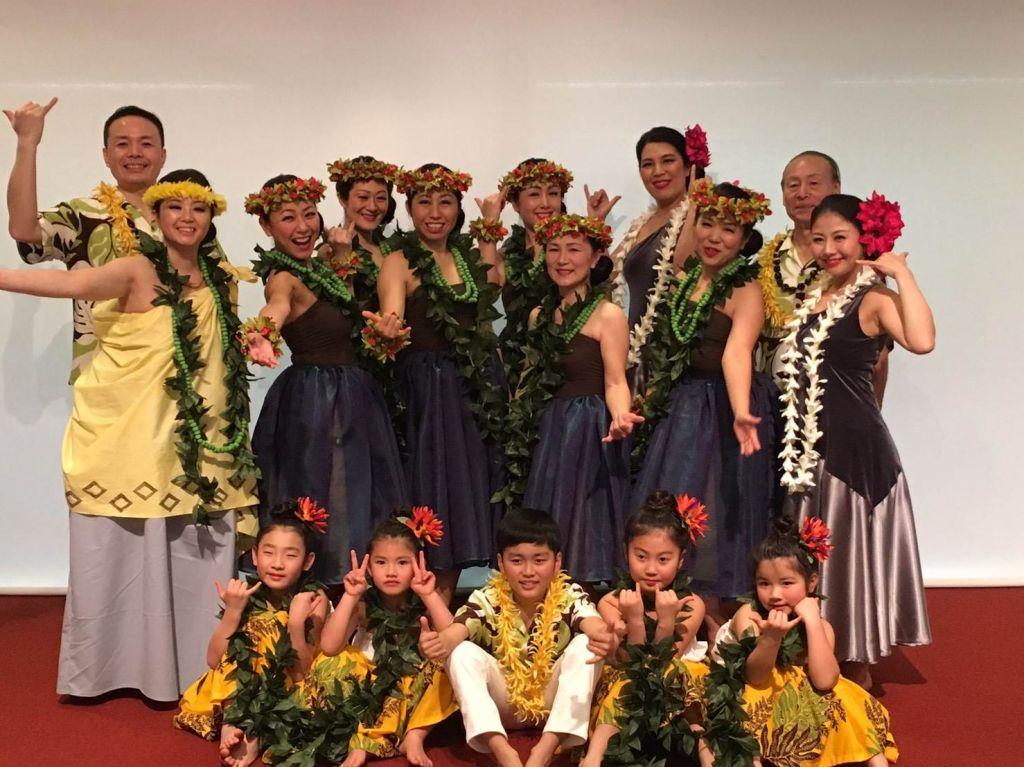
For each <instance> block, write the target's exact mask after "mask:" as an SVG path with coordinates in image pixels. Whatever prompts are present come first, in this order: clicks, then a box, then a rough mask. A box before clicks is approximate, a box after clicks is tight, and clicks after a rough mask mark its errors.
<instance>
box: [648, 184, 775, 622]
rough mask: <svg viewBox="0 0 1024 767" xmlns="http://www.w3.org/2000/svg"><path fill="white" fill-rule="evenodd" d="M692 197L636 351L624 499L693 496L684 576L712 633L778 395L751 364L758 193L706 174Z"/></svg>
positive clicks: (762, 484)
mask: <svg viewBox="0 0 1024 767" xmlns="http://www.w3.org/2000/svg"><path fill="white" fill-rule="evenodd" d="M692 202H693V205H694V208H695V209H696V212H697V221H696V232H695V240H696V245H697V256H698V260H697V262H696V263H694V264H693V265H692V266H690V267H688V268H687V269H686V270H685V271H683V272H681V273H680V274H679V276H678V278H677V279H674V280H673V281H672V284H671V286H670V289H669V291H668V295H667V296H666V300H665V302H664V305H663V307H662V309H661V310H660V311H659V313H658V318H657V321H656V323H655V325H654V332H653V333H652V335H651V339H650V341H649V342H648V344H647V346H646V347H645V349H644V362H645V364H646V365H647V369H648V371H649V372H650V380H649V388H648V396H647V398H646V400H645V401H644V407H643V414H644V416H645V417H646V418H647V422H646V423H645V424H644V425H643V426H642V428H641V429H640V430H639V432H640V433H639V434H638V435H637V445H636V450H635V451H634V456H635V457H637V458H639V459H640V460H641V468H640V472H639V475H638V476H637V479H636V484H635V486H634V488H633V495H632V501H631V504H630V507H631V509H634V510H635V509H639V508H640V507H641V506H642V505H643V504H644V502H645V501H646V500H647V498H648V496H649V495H650V494H651V493H653V492H655V491H657V490H664V491H667V492H669V493H672V494H673V495H680V494H686V495H690V496H694V497H696V498H701V499H703V500H704V502H705V504H706V506H707V511H708V519H709V529H708V532H707V536H706V538H705V541H704V543H703V544H702V546H701V548H700V551H697V552H695V553H694V555H693V557H692V558H691V567H690V574H691V575H692V576H693V580H694V585H693V588H694V591H696V592H697V593H699V594H700V595H701V596H703V597H704V599H705V603H706V605H707V613H706V618H705V620H706V622H707V624H708V629H709V632H710V633H709V636H714V635H715V632H716V631H717V630H718V626H719V625H720V624H721V623H722V622H723V621H724V620H725V615H724V610H723V606H722V600H725V599H734V598H736V597H738V596H740V595H743V594H746V593H747V592H748V591H749V589H750V572H749V570H750V563H749V558H750V552H751V550H752V549H753V547H754V546H755V545H757V543H758V542H759V541H760V540H761V539H762V538H763V537H764V535H765V531H766V530H767V524H768V519H769V516H770V513H771V509H772V499H773V497H774V496H775V487H776V483H777V478H776V473H775V462H774V453H775V451H774V442H775V439H776V435H775V432H776V429H775V402H776V399H777V397H778V392H777V391H776V389H775V386H774V385H773V384H772V382H771V378H770V376H768V375H766V374H763V373H756V374H755V373H754V372H753V354H754V347H755V345H756V343H757V339H758V334H759V333H760V330H761V326H762V324H763V323H764V302H763V300H762V298H761V291H760V289H759V287H758V284H757V282H756V279H755V278H756V276H757V266H756V264H754V265H752V264H750V263H749V260H748V257H749V256H750V255H752V254H754V253H756V252H757V251H758V250H759V249H760V247H761V235H760V234H759V233H758V232H757V230H756V229H754V224H755V223H756V222H758V221H761V220H763V219H764V217H765V216H767V215H769V213H770V212H771V211H770V210H769V209H768V205H769V201H768V200H767V199H766V198H765V196H764V195H763V194H760V193H759V192H754V191H752V190H750V189H744V188H741V187H738V186H735V185H733V184H717V185H715V184H713V183H712V182H711V180H710V179H701V180H699V181H697V182H696V183H695V184H694V190H693V194H692ZM762 448H764V449H762Z"/></svg>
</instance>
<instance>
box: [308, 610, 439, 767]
mask: <svg viewBox="0 0 1024 767" xmlns="http://www.w3.org/2000/svg"><path fill="white" fill-rule="evenodd" d="M373 655H374V651H373V636H372V634H370V633H369V632H368V631H364V630H362V629H360V630H359V631H357V632H356V634H355V636H354V637H353V638H352V644H351V645H350V646H349V647H347V648H346V649H345V650H343V651H342V652H340V653H339V654H338V655H334V656H329V655H319V656H317V658H316V660H314V661H313V665H312V667H311V668H310V670H309V673H307V674H306V678H305V681H304V683H303V684H302V686H301V687H299V688H296V690H295V691H294V692H293V694H292V695H293V700H295V701H296V702H298V704H299V705H300V706H301V707H303V708H305V709H307V710H309V709H313V708H315V707H316V706H317V705H318V704H319V702H320V701H322V700H324V699H325V697H326V690H328V689H330V688H331V687H332V686H333V685H334V684H335V683H337V682H342V684H343V685H344V682H345V681H346V680H355V681H358V682H362V681H363V680H364V679H366V677H367V676H368V675H370V674H372V673H373V671H374V669H375V665H374V662H373ZM396 693H397V694H395V695H391V696H389V697H388V699H387V700H386V701H385V703H384V710H383V711H382V712H381V714H380V716H378V717H377V721H376V722H374V724H373V726H371V727H365V726H362V725H360V727H359V730H358V732H357V733H356V734H355V735H353V736H352V739H351V740H350V741H349V751H354V750H356V749H359V750H362V751H366V752H367V753H369V754H371V755H373V756H375V757H378V758H389V757H393V756H397V755H398V753H399V751H398V747H399V745H400V744H401V742H402V739H403V738H405V734H406V733H407V732H408V731H409V730H414V729H420V728H423V727H432V726H434V725H435V724H438V723H440V722H442V721H443V720H445V719H447V718H448V717H449V716H451V715H452V714H453V713H455V711H456V710H458V705H457V703H456V701H455V694H454V692H453V690H452V686H451V683H450V682H449V681H448V675H447V674H445V672H444V665H443V664H442V663H440V662H438V661H423V662H422V664H421V665H420V668H419V671H418V672H417V673H416V674H412V675H409V676H405V677H402V679H401V681H400V682H399V687H398V690H397V691H396Z"/></svg>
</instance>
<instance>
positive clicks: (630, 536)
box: [580, 492, 714, 767]
mask: <svg viewBox="0 0 1024 767" xmlns="http://www.w3.org/2000/svg"><path fill="white" fill-rule="evenodd" d="M706 528H707V514H706V513H705V512H704V506H703V504H701V503H699V502H697V501H696V500H695V499H693V498H690V497H688V496H685V495H681V496H678V498H677V497H675V496H672V495H669V494H668V493H664V492H656V493H652V494H651V496H650V497H649V498H648V499H647V502H646V503H645V504H644V505H643V507H642V508H641V509H640V510H639V511H638V512H637V513H636V514H634V515H633V516H632V517H630V519H629V520H628V521H627V522H626V538H625V543H626V562H627V564H628V566H629V579H628V581H627V583H625V584H624V585H623V588H620V589H616V590H615V591H611V592H609V593H608V594H606V595H605V596H604V597H603V598H602V599H601V601H600V602H599V603H598V605H597V609H598V611H599V612H600V613H601V617H603V618H604V619H605V621H606V622H607V623H608V625H609V626H612V627H615V628H617V630H618V632H619V634H620V635H622V634H624V635H625V639H626V642H627V643H628V645H629V646H632V647H637V648H640V647H642V648H643V652H634V653H632V654H631V655H630V656H629V657H627V654H626V653H625V652H623V649H620V650H619V653H618V657H617V658H616V666H617V668H611V667H606V668H605V672H604V677H605V679H604V680H602V682H603V683H602V685H601V688H607V689H606V691H605V694H604V695H603V696H602V698H601V700H600V702H599V707H598V711H597V717H596V726H595V727H594V731H593V733H592V734H591V737H590V744H589V745H588V748H587V754H586V756H585V757H584V759H583V761H582V762H581V763H580V765H581V767H600V765H601V763H602V762H603V761H604V757H605V752H606V750H607V749H608V746H609V742H610V741H612V739H613V738H614V737H615V736H616V735H617V734H618V733H619V732H620V731H621V730H622V726H623V724H624V722H625V721H627V720H632V722H633V724H634V727H633V728H630V730H629V731H628V733H629V734H628V738H629V740H630V741H633V742H634V745H632V746H629V745H626V744H614V743H613V745H617V746H618V747H617V748H614V749H613V750H614V751H615V753H614V758H613V757H612V756H610V757H609V759H608V763H610V764H634V763H636V762H637V761H638V760H639V758H641V757H646V758H651V757H652V756H654V752H655V751H656V752H657V753H658V755H659V756H663V757H664V758H666V759H667V758H669V757H670V755H672V754H676V753H677V752H678V751H683V750H685V751H687V752H689V753H690V755H691V756H693V755H696V756H698V758H699V761H700V764H701V765H702V767H707V765H710V764H713V762H714V759H713V758H712V755H711V752H710V750H709V749H708V745H707V743H706V742H705V741H704V739H703V738H702V737H700V735H699V733H700V732H702V731H703V729H704V726H705V719H706V707H705V703H704V678H705V677H706V676H707V674H708V667H707V665H706V662H705V659H706V657H707V649H708V646H707V642H698V641H697V636H696V633H697V629H699V628H700V625H701V623H702V622H703V620H704V602H703V601H702V600H701V598H700V597H699V596H697V595H695V594H692V593H690V590H689V588H687V586H686V584H687V580H688V579H686V578H684V577H683V576H682V571H683V561H684V556H685V554H686V551H687V549H688V547H689V546H690V545H691V544H693V543H694V542H695V541H696V539H697V536H702V535H704V532H705V530H706ZM652 662H653V663H655V664H656V665H657V669H650V670H653V671H655V672H656V673H657V674H659V675H660V676H661V678H657V677H655V679H654V683H655V684H658V685H659V688H660V689H662V690H664V691H665V697H664V698H661V699H660V700H661V708H662V710H660V711H652V710H650V707H651V705H652V704H651V702H650V701H643V700H639V699H638V698H634V697H631V693H634V694H637V695H639V694H641V693H640V692H639V691H636V690H633V689H632V688H633V687H635V686H636V683H635V682H633V681H632V679H631V677H633V676H634V675H636V674H640V675H647V674H649V673H650V672H649V670H648V668H647V667H650V666H651V664H652ZM630 663H632V664H633V665H634V666H635V668H632V669H629V670H627V669H626V668H623V667H624V666H627V665H628V664H630ZM629 704H632V705H629ZM669 707H673V708H674V709H675V710H666V709H667V708H669ZM680 714H682V719H680V718H679V715H680ZM677 721H679V722H680V724H682V725H683V726H684V727H685V728H686V731H685V732H682V733H677V732H675V731H674V726H675V722H677ZM691 733H692V734H691ZM666 737H670V738H671V742H668V743H666V740H665V738H666Z"/></svg>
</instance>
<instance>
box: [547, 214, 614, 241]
mask: <svg viewBox="0 0 1024 767" xmlns="http://www.w3.org/2000/svg"><path fill="white" fill-rule="evenodd" d="M533 231H534V233H535V234H536V235H537V242H538V243H540V246H541V247H544V246H546V245H547V244H548V243H549V242H550V241H551V240H554V239H556V238H558V237H562V236H564V235H566V234H581V235H583V236H584V237H586V238H587V239H590V240H593V241H594V243H595V244H597V245H598V246H599V249H600V250H607V249H608V246H609V245H611V244H612V228H611V227H610V226H608V225H607V224H606V223H604V222H603V221H601V220H600V219H596V218H594V217H592V216H580V215H577V214H575V213H571V214H562V215H558V216H552V217H551V218H549V219H548V220H547V221H538V222H537V225H536V226H534V228H533Z"/></svg>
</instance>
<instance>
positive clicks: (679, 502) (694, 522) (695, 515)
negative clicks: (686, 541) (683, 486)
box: [676, 495, 708, 543]
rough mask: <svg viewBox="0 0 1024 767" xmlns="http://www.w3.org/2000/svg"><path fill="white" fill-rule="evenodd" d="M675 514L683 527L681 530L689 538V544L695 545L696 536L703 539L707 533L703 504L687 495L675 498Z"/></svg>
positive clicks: (706, 519)
mask: <svg viewBox="0 0 1024 767" xmlns="http://www.w3.org/2000/svg"><path fill="white" fill-rule="evenodd" d="M676 514H678V515H679V521H680V523H682V525H683V530H685V531H686V533H687V535H689V536H690V543H696V542H697V538H698V536H699V537H701V538H703V537H704V535H705V534H706V533H707V531H708V513H707V511H705V510H704V504H703V503H701V502H700V501H698V500H697V499H696V498H691V497H690V496H688V495H677V496H676Z"/></svg>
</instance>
